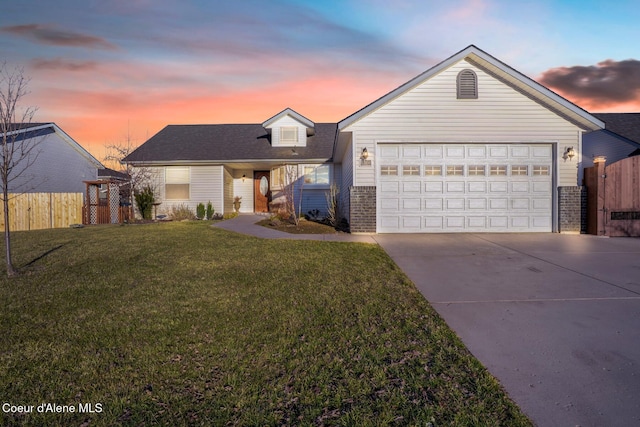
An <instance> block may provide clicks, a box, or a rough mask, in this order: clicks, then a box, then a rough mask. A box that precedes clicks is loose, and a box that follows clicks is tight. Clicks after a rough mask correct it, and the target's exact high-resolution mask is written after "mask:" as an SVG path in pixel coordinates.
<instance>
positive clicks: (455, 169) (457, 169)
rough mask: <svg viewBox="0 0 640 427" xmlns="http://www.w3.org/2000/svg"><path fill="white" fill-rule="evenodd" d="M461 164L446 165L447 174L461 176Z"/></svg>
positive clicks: (462, 170) (462, 173)
mask: <svg viewBox="0 0 640 427" xmlns="http://www.w3.org/2000/svg"><path fill="white" fill-rule="evenodd" d="M463 175H464V166H463V165H447V176H463Z"/></svg>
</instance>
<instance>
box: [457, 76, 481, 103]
mask: <svg viewBox="0 0 640 427" xmlns="http://www.w3.org/2000/svg"><path fill="white" fill-rule="evenodd" d="M457 86H458V99H478V76H476V73H474V72H473V71H472V70H468V69H467V70H462V71H460V72H459V73H458V79H457Z"/></svg>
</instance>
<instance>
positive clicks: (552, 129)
mask: <svg viewBox="0 0 640 427" xmlns="http://www.w3.org/2000/svg"><path fill="white" fill-rule="evenodd" d="M603 128H604V123H603V121H602V120H600V119H598V118H597V117H595V116H593V115H591V114H589V113H588V112H586V111H585V110H583V109H581V108H579V107H577V106H576V105H574V104H572V103H571V102H569V101H567V100H566V99H564V98H562V97H561V96H559V95H557V94H555V93H554V92H552V91H550V90H549V89H547V88H545V87H544V86H542V85H540V84H538V83H536V82H535V81H533V80H531V79H530V78H528V77H526V76H524V75H523V74H521V73H519V72H518V71H516V70H514V69H513V68H511V67H509V66H508V65H506V64H504V63H502V62H500V61H499V60H497V59H496V58H494V57H493V56H491V55H489V54H487V53H486V52H484V51H482V50H480V49H478V48H477V47H475V46H473V45H472V46H469V47H467V48H466V49H464V50H462V51H460V52H458V53H456V54H455V55H453V56H451V57H450V58H448V59H446V60H445V61H443V62H441V63H440V64H438V65H436V66H435V67H433V68H431V69H429V70H427V71H426V72H424V73H423V74H421V75H419V76H417V77H415V78H414V79H412V80H410V81H409V82H407V83H405V84H404V85H402V86H400V87H399V88H397V89H395V90H393V91H392V92H390V93H388V94H387V95H385V96H383V97H382V98H380V99H378V100H376V101H374V102H373V103H371V104H369V105H368V106H366V107H364V108H363V109H361V110H359V111H358V112H356V113H354V114H353V115H351V116H349V117H347V118H345V119H344V120H342V121H340V122H339V123H337V124H328V123H323V124H318V123H313V122H312V121H311V120H309V119H307V118H305V117H303V116H301V115H300V114H298V113H296V112H295V111H293V110H290V109H287V110H284V111H282V112H281V113H279V114H277V115H276V116H274V117H272V118H270V119H269V120H267V121H265V122H264V123H262V124H253V125H182V126H180V125H179V126H167V127H166V128H165V129H163V130H162V131H160V132H159V133H158V134H156V135H155V136H153V137H152V138H151V139H149V140H148V141H147V142H146V143H145V144H143V145H142V146H141V147H140V148H138V149H137V150H136V151H134V152H133V153H132V154H131V155H129V156H128V157H127V158H125V159H124V160H125V162H128V163H131V164H132V165H134V166H137V167H150V168H152V169H153V172H154V174H155V187H156V191H157V194H158V196H159V197H158V200H159V201H160V202H161V204H160V206H159V209H158V212H160V211H163V212H165V211H167V210H168V209H170V207H171V206H172V205H175V204H182V203H184V204H187V205H189V206H191V207H192V208H194V207H195V205H196V204H197V203H199V202H203V203H206V202H207V201H212V203H213V204H214V207H215V209H216V211H218V212H230V211H232V206H233V198H234V197H235V196H241V197H242V207H241V212H260V211H264V210H267V209H269V204H268V203H269V202H271V207H272V208H273V207H274V200H275V201H276V202H277V200H278V192H279V191H280V188H279V187H278V183H279V182H281V181H282V179H281V176H282V173H283V165H285V164H286V165H295V167H296V168H297V172H298V174H299V175H300V176H301V177H302V178H301V179H300V180H298V187H297V189H296V193H297V194H302V203H303V209H302V211H303V212H307V211H308V210H310V209H319V210H321V211H326V201H325V198H324V194H325V193H326V191H327V190H328V188H329V184H331V183H335V184H336V185H337V186H338V187H339V188H340V210H341V214H342V215H343V216H344V217H345V218H346V219H347V221H348V222H349V224H350V227H351V231H352V232H374V233H375V232H377V233H395V232H399V233H428V232H483V231H488V232H511V231H518V232H529V231H546V232H550V231H563V232H564V231H571V232H575V231H579V230H580V226H581V209H580V200H581V193H582V188H581V187H580V186H579V182H578V163H579V158H580V156H581V153H582V135H583V133H585V132H588V131H596V130H600V129H603ZM569 154H571V156H570V155H569ZM574 154H575V155H576V156H577V157H576V158H574ZM267 183H269V184H270V185H269V186H267V185H266V184H267ZM300 186H301V187H300Z"/></svg>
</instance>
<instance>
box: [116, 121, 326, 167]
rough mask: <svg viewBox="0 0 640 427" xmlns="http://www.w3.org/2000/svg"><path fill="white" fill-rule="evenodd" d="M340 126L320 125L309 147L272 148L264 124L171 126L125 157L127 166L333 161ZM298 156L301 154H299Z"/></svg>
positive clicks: (317, 124)
mask: <svg viewBox="0 0 640 427" xmlns="http://www.w3.org/2000/svg"><path fill="white" fill-rule="evenodd" d="M336 132H337V124H336V123H316V124H315V133H314V135H312V136H309V137H308V138H307V146H306V147H295V153H294V151H293V150H292V147H272V146H271V140H270V135H268V133H267V131H266V130H265V128H264V127H262V125H260V124H238V125H169V126H167V127H165V128H164V129H162V130H161V131H160V132H158V133H157V134H155V135H154V136H153V137H151V138H150V139H149V140H148V141H147V142H145V143H144V144H142V145H141V146H140V147H138V149H136V150H135V151H134V152H133V153H131V154H129V155H128V156H127V157H125V159H124V161H125V162H156V163H157V162H172V161H183V162H184V161H198V162H202V161H215V162H218V161H220V162H225V161H246V160H289V161H296V162H299V161H303V160H305V159H314V160H330V159H331V156H332V153H333V143H334V141H335V137H336ZM296 153H297V154H296Z"/></svg>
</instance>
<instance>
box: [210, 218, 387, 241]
mask: <svg viewBox="0 0 640 427" xmlns="http://www.w3.org/2000/svg"><path fill="white" fill-rule="evenodd" d="M265 218H266V217H265V216H263V215H256V214H240V215H238V216H237V217H235V218H232V219H228V220H226V221H221V222H218V223H215V224H213V227H218V228H222V229H224V230H229V231H235V232H236V233H241V234H248V235H250V236H256V237H261V238H263V239H289V240H324V241H328V242H360V243H373V244H376V245H377V244H378V243H377V242H376V241H375V240H374V238H373V235H366V234H349V233H337V234H291V233H285V232H283V231H278V230H271V229H269V228H267V227H263V226H261V225H256V223H257V222H258V221H262V220H263V219H265Z"/></svg>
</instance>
